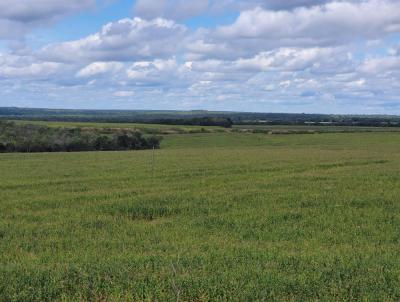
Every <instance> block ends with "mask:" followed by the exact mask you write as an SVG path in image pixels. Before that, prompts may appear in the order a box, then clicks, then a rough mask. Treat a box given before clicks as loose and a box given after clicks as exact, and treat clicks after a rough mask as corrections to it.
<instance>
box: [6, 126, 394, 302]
mask: <svg viewBox="0 0 400 302" xmlns="http://www.w3.org/2000/svg"><path fill="white" fill-rule="evenodd" d="M399 151H400V133H375V132H372V133H324V134H296V135H267V134H254V133H234V132H232V133H204V134H203V133H197V134H187V135H179V134H171V135H166V136H165V138H164V140H163V142H162V145H161V149H160V150H156V151H154V153H153V151H151V150H150V151H129V152H128V151H126V152H125V151H124V152H82V153H51V154H50V153H41V154H0V172H1V173H0V301H24V302H25V301H399V300H400V152H399Z"/></svg>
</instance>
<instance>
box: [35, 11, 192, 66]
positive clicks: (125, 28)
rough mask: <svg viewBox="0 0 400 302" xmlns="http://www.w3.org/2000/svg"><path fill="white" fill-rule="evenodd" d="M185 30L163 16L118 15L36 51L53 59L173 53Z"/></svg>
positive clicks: (125, 57)
mask: <svg viewBox="0 0 400 302" xmlns="http://www.w3.org/2000/svg"><path fill="white" fill-rule="evenodd" d="M185 32H186V28H185V27H184V26H183V25H179V24H176V23H175V22H173V21H168V20H165V19H154V20H151V21H146V20H143V19H140V18H134V19H122V20H119V21H117V22H112V23H108V24H106V25H104V26H103V27H102V29H101V30H100V31H99V32H98V33H95V34H93V35H90V36H88V37H86V38H83V39H80V40H75V41H69V42H64V43H57V44H51V45H49V46H47V47H45V48H43V49H42V50H41V51H40V55H41V56H42V57H46V58H49V59H51V60H55V61H65V62H79V61H89V62H90V61H136V60H143V59H152V58H154V57H166V56H170V55H173V54H175V52H176V50H177V47H179V45H180V43H181V41H182V38H183V36H184V34H185Z"/></svg>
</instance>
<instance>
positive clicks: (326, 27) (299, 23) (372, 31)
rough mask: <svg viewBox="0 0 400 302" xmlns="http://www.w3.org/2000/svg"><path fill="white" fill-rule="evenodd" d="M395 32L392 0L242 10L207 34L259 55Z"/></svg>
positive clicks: (399, 18)
mask: <svg viewBox="0 0 400 302" xmlns="http://www.w3.org/2000/svg"><path fill="white" fill-rule="evenodd" d="M398 32H400V5H399V4H398V3H396V2H395V1H389V0H369V1H362V2H360V3H352V2H330V3H327V4H325V5H320V6H313V7H309V8H298V9H295V10H292V11H271V10H265V9H262V8H256V9H253V10H248V11H244V12H242V13H241V14H240V16H239V17H238V19H237V20H236V21H235V22H234V23H233V24H231V25H228V26H223V27H220V28H219V29H218V30H216V31H215V32H212V33H211V34H210V33H208V36H209V38H208V40H209V41H208V43H225V44H227V45H228V47H229V48H230V49H234V50H236V51H239V50H247V51H249V52H259V51H261V50H265V49H274V48H277V47H287V46H289V47H314V46H315V47H322V46H332V45H343V44H347V43H353V42H355V41H357V40H358V39H376V38H382V37H384V36H386V35H388V34H391V33H398ZM206 42H207V41H206Z"/></svg>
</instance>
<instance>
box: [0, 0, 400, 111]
mask: <svg viewBox="0 0 400 302" xmlns="http://www.w3.org/2000/svg"><path fill="white" fill-rule="evenodd" d="M0 106H19V107H47V108H90V109H92V108H93V109H177V110H182V109H183V110H192V109H208V110H235V111H261V112H307V113H360V114H400V3H399V2H398V1H396V0H334V1H332V0H292V1H280V0H219V1H217V0H197V1H184V0H137V1H132V0H129V1H128V0H97V1H96V0H69V1H58V0H57V1H56V0H41V1H36V0H12V1H11V0H3V1H1V2H0Z"/></svg>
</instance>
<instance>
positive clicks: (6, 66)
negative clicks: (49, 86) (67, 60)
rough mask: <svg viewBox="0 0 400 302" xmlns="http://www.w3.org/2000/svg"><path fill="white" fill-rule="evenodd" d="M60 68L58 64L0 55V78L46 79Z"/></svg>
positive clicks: (60, 65)
mask: <svg viewBox="0 0 400 302" xmlns="http://www.w3.org/2000/svg"><path fill="white" fill-rule="evenodd" d="M61 68H62V64H59V63H54V62H46V61H39V60H36V59H35V58H33V57H30V56H25V57H22V56H15V55H9V54H1V53H0V78H1V77H2V78H22V79H24V78H25V79H32V78H46V77H48V76H49V75H51V74H54V73H56V72H58V71H60V70H61Z"/></svg>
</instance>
